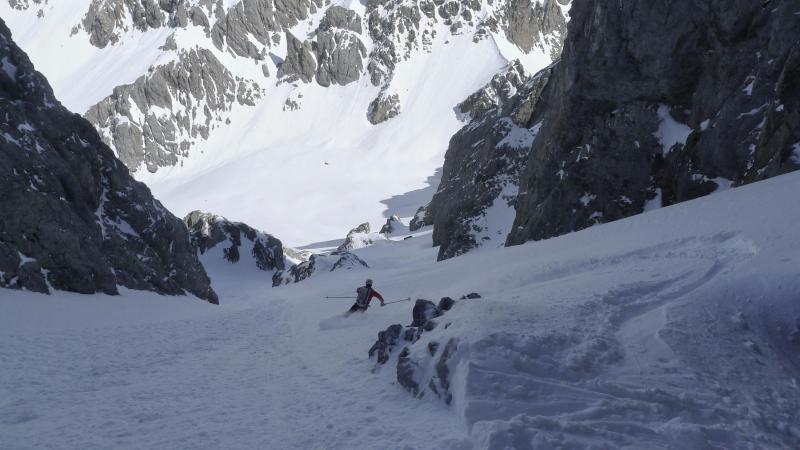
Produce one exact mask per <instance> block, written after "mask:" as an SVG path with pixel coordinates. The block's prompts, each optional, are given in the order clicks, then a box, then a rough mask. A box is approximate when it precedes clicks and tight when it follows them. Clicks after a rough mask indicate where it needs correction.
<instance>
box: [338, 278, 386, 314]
mask: <svg viewBox="0 0 800 450" xmlns="http://www.w3.org/2000/svg"><path fill="white" fill-rule="evenodd" d="M373 297H378V300H380V301H381V306H383V305H384V304H385V303H384V302H383V296H382V295H381V294H379V293H378V291H376V290H374V289H372V280H369V279H368V280H367V283H366V286H361V287H360V288H358V289H356V302H355V303H353V306H352V307H351V308H350V310H349V311H347V314H348V315H349V314H352V313H354V312H356V311H361V312H364V311H366V310H367V308H368V307H369V302H371V301H372V299H373Z"/></svg>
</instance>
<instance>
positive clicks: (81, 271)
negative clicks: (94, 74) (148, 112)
mask: <svg viewBox="0 0 800 450" xmlns="http://www.w3.org/2000/svg"><path fill="white" fill-rule="evenodd" d="M0 60H2V65H1V66H0V69H2V70H0V112H2V115H3V120H2V121H1V122H0V192H3V195H2V196H0V210H2V211H3V220H1V221H0V286H2V287H6V288H15V289H28V290H32V291H37V292H49V291H51V290H52V289H56V290H66V291H73V292H80V293H86V294H90V293H96V292H102V293H106V294H117V293H118V286H124V287H126V288H129V289H139V290H151V291H155V292H158V293H161V294H170V295H183V294H186V293H191V294H194V295H196V296H198V297H200V298H203V299H205V300H208V301H209V302H212V303H217V301H218V300H217V295H216V294H215V293H214V291H213V290H212V289H211V286H210V281H209V279H208V276H207V275H206V273H205V271H204V270H203V267H202V266H201V265H200V262H199V261H198V259H197V256H196V254H195V252H194V249H193V248H192V245H191V243H190V241H189V234H188V232H187V230H186V226H185V225H184V224H183V222H181V221H180V219H178V218H176V217H175V216H173V215H172V214H170V212H169V211H167V210H166V209H165V208H164V207H163V206H162V205H161V204H160V203H159V202H158V201H156V200H155V199H154V198H153V197H152V195H151V194H150V191H149V190H148V189H147V187H146V186H145V185H143V184H141V183H139V182H136V181H135V180H133V178H131V176H130V175H129V173H128V169H127V168H126V167H125V166H124V165H123V164H122V163H121V162H120V161H119V160H117V159H116V158H115V157H114V154H113V152H112V151H111V150H110V149H109V148H108V147H107V146H106V145H105V144H104V143H103V142H102V140H101V139H100V137H99V136H98V134H97V132H96V131H95V130H94V129H93V128H92V126H91V125H90V124H89V123H88V122H87V121H86V120H84V119H83V118H81V117H80V116H78V115H75V114H72V113H70V112H69V111H67V110H66V108H64V107H63V106H62V105H61V104H60V103H58V101H57V100H56V99H55V97H54V95H53V91H52V89H51V88H50V86H49V84H48V83H47V80H45V78H44V77H43V76H42V75H41V74H39V73H38V72H36V71H35V70H34V68H33V65H32V64H31V62H30V60H29V59H28V57H27V56H26V55H25V54H24V53H23V52H22V51H21V50H20V49H19V48H18V47H17V46H16V45H15V44H14V42H13V41H12V39H11V33H10V32H9V30H8V29H7V28H6V26H5V23H4V22H2V21H0Z"/></svg>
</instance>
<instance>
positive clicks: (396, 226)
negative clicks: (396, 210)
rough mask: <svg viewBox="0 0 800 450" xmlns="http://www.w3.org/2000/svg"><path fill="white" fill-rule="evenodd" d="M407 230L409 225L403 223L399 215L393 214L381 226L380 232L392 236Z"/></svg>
mask: <svg viewBox="0 0 800 450" xmlns="http://www.w3.org/2000/svg"><path fill="white" fill-rule="evenodd" d="M407 231H408V227H407V226H405V225H403V222H402V221H400V218H399V217H397V216H392V217H389V218H388V219H386V223H385V224H383V226H382V227H381V231H380V234H383V235H386V236H391V235H393V234H399V233H405V232H407Z"/></svg>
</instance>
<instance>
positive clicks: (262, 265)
mask: <svg viewBox="0 0 800 450" xmlns="http://www.w3.org/2000/svg"><path fill="white" fill-rule="evenodd" d="M183 220H184V222H185V223H186V226H187V227H189V235H190V237H191V240H192V245H193V246H194V247H195V248H196V249H197V250H198V251H199V252H200V254H204V253H206V252H207V251H208V250H210V249H212V248H214V247H217V246H219V245H222V246H223V257H224V258H225V259H226V260H227V261H229V262H231V263H234V264H235V263H238V262H239V260H240V259H241V257H242V255H241V252H240V249H249V253H250V256H252V258H253V261H254V262H255V265H256V267H258V268H259V269H261V270H265V271H272V270H283V269H284V267H285V266H284V249H283V244H282V243H281V241H279V240H278V239H276V238H275V237H273V236H271V235H269V234H266V233H264V232H261V231H258V230H256V229H254V228H251V227H250V226H248V225H247V224H244V223H241V222H231V221H229V220H228V219H226V218H224V217H222V216H217V215H214V214H211V213H203V212H201V211H193V212H191V213H189V215H187V216H186V217H185V218H184V219H183ZM245 240H246V241H249V242H248V245H246V246H243V243H244V242H243V241H245Z"/></svg>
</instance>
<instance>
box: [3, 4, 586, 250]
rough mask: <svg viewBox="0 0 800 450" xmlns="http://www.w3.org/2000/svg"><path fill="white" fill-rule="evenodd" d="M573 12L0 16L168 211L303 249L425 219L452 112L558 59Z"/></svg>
mask: <svg viewBox="0 0 800 450" xmlns="http://www.w3.org/2000/svg"><path fill="white" fill-rule="evenodd" d="M569 3H570V2H569V1H568V0H534V1H530V0H511V1H506V0H496V1H485V0H484V1H481V0H478V1H447V2H445V1H441V0H437V1H434V0H427V1H410V0H391V1H369V2H339V1H336V2H330V1H325V2H323V1H321V0H320V1H307V0H290V1H280V2H279V1H272V0H242V1H222V0H216V1H213V0H184V1H170V2H163V1H162V2H155V1H152V0H147V1H143V2H135V1H128V0H93V1H89V0H85V1H77V2H52V1H18V0H9V1H8V2H2V3H0V15H2V17H3V18H4V19H5V20H6V21H7V22H8V23H9V26H10V28H11V29H12V31H13V32H14V36H15V39H16V40H17V41H18V42H19V43H20V45H21V47H22V48H23V49H25V50H26V51H27V52H28V53H29V54H30V55H31V58H32V60H33V61H34V63H35V64H36V65H37V67H38V68H39V70H41V71H42V72H43V73H44V74H45V75H46V76H47V77H48V78H49V80H50V82H51V83H52V84H53V86H54V89H55V91H56V94H57V95H58V96H59V98H61V99H62V101H64V103H65V104H66V106H67V107H69V108H71V109H72V110H74V111H76V112H79V113H81V114H84V115H85V117H86V118H87V119H89V120H90V121H91V122H92V123H93V124H94V125H95V127H97V128H98V130H99V131H100V133H101V136H102V137H103V139H104V140H105V142H106V143H107V144H109V146H111V148H112V149H114V150H115V151H116V153H117V155H118V156H119V158H120V159H122V161H123V162H125V164H126V165H127V166H128V167H129V168H130V169H131V170H132V171H134V172H135V175H136V177H137V178H139V179H140V180H143V181H145V182H146V183H147V184H148V185H149V186H150V187H151V189H153V191H154V192H155V194H156V195H157V196H158V198H159V199H160V200H161V201H163V202H164V203H165V205H166V206H167V207H169V208H170V209H171V210H172V211H173V212H175V213H176V214H179V215H185V214H188V213H189V212H190V211H192V210H195V209H198V208H201V209H203V210H208V211H214V212H215V213H218V214H222V215H225V216H229V217H237V218H238V219H239V220H243V221H245V222H247V223H248V224H250V225H251V226H255V227H257V228H260V229H265V230H270V232H271V233H274V234H275V235H277V236H279V237H281V239H283V240H284V241H286V242H287V243H289V244H291V245H296V244H300V243H307V242H310V241H315V240H326V239H333V238H335V237H337V236H339V235H340V234H341V230H346V229H347V228H348V225H350V223H349V221H350V220H353V219H352V217H358V218H359V219H362V218H363V219H368V220H370V221H372V222H374V223H379V222H380V221H382V220H383V219H384V218H385V217H389V216H390V215H393V214H398V215H401V216H404V217H410V216H412V215H413V213H414V211H415V210H416V208H417V207H419V206H420V205H422V204H423V203H427V202H428V201H429V200H430V190H424V189H425V187H426V186H427V183H426V181H427V180H428V178H429V177H431V176H432V175H433V174H434V173H435V171H436V169H437V168H439V167H440V166H441V164H442V160H443V156H444V152H445V150H446V148H447V142H448V140H449V139H450V137H451V135H452V134H453V133H454V132H455V131H456V130H457V129H458V128H459V127H460V126H461V122H459V120H458V118H457V116H456V114H454V112H453V108H454V107H455V106H456V105H457V104H458V103H459V102H461V101H462V100H463V99H464V98H466V97H467V96H468V95H469V94H470V93H472V92H474V91H475V90H476V89H478V88H479V87H480V86H482V85H483V84H484V83H486V82H487V81H488V80H489V79H491V77H492V76H493V75H495V73H497V72H498V71H500V70H503V69H504V68H505V67H506V66H507V65H508V64H509V63H510V62H511V61H512V60H514V59H519V60H520V61H522V64H523V65H524V67H525V70H526V71H527V72H528V73H534V72H536V71H538V70H539V69H541V68H542V67H545V66H546V65H548V64H550V63H551V62H552V61H553V60H554V59H555V58H557V57H558V55H559V54H560V51H561V44H562V42H563V39H564V34H565V32H566V22H567V16H568V10H569ZM42 30H47V31H46V32H42ZM151 172H153V173H151ZM234 179H235V180H236V183H228V182H226V181H227V180H234ZM211 180H217V182H212V181H211ZM309 180H313V181H309ZM320 185H324V186H326V188H325V189H324V190H320V189H317V187H318V186H320ZM432 188H435V186H433V187H432ZM414 191H422V195H418V196H416V197H414V196H411V197H409V198H406V199H402V200H401V201H392V197H393V196H396V195H398V194H402V193H404V192H414ZM298 199H302V201H298ZM298 204H303V207H300V208H298V207H297V205H298ZM343 210H344V211H348V212H350V213H351V214H352V216H350V218H346V217H343V216H344V215H343V214H341V213H340V212H341V211H343Z"/></svg>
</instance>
